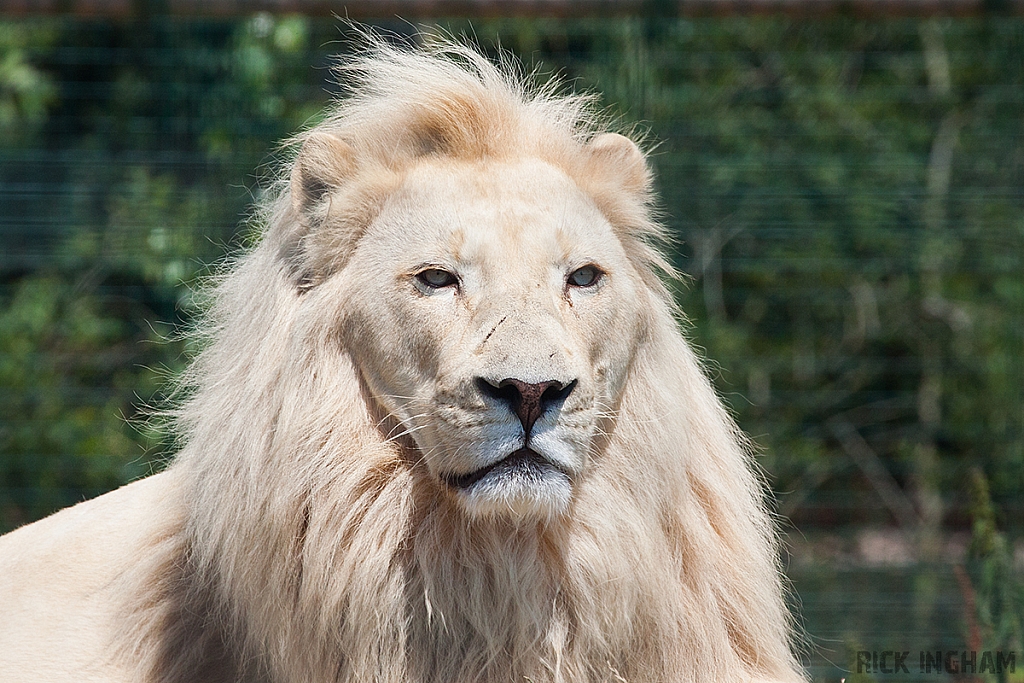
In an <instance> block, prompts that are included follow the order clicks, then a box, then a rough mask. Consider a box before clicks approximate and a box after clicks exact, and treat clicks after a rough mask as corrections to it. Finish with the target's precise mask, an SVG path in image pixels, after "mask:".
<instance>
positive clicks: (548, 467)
mask: <svg viewBox="0 0 1024 683" xmlns="http://www.w3.org/2000/svg"><path fill="white" fill-rule="evenodd" d="M551 477H557V478H561V479H564V480H565V483H569V476H568V474H566V472H565V471H563V470H562V468H560V467H559V466H558V465H556V464H555V463H553V462H551V461H550V460H548V459H547V458H545V457H544V456H542V455H541V454H540V453H537V452H536V451H534V450H533V449H530V448H520V449H519V450H516V451H513V452H512V453H510V454H509V455H508V457H506V458H504V459H503V460H499V461H498V462H495V463H492V464H490V465H487V466H486V467H481V468H480V469H478V470H475V471H473V472H469V473H467V474H458V475H457V474H445V475H442V479H443V480H444V482H445V483H446V484H448V485H449V486H451V487H452V488H453V489H458V490H461V491H469V490H470V489H474V488H477V487H480V486H487V485H492V486H493V485H499V486H500V485H501V484H502V483H503V482H508V483H512V482H513V481H518V482H520V483H523V484H528V483H530V482H536V483H541V482H542V481H544V480H546V479H549V478H551Z"/></svg>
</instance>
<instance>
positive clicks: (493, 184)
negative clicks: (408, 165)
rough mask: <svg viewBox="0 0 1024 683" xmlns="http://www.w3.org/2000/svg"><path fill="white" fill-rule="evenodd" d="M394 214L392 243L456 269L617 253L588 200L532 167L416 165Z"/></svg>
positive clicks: (559, 176)
mask: <svg viewBox="0 0 1024 683" xmlns="http://www.w3.org/2000/svg"><path fill="white" fill-rule="evenodd" d="M392 206H393V209H394V210H395V211H396V212H397V213H399V214H405V216H406V219H405V220H398V221H396V222H395V223H396V225H395V226H394V228H395V229H396V230H397V231H398V232H399V233H400V234H398V235H395V236H394V237H395V238H397V239H402V240H411V242H409V244H411V245H416V246H420V247H421V248H428V249H433V250H440V251H444V252H446V253H445V254H444V256H447V257H448V258H450V259H452V260H454V261H465V262H471V263H477V264H481V265H484V264H487V263H489V262H491V263H495V264H500V265H501V266H502V267H515V266H520V267H527V266H529V265H537V266H540V265H542V264H551V263H552V261H556V262H558V261H567V260H570V259H571V258H573V257H574V256H577V257H578V256H580V254H583V253H586V254H587V255H589V256H590V257H601V256H604V257H611V256H612V254H615V253H617V252H618V251H619V249H617V248H616V247H618V240H617V239H616V238H615V236H614V232H613V230H612V229H611V226H610V225H609V224H608V223H607V221H606V220H605V219H604V217H603V216H602V215H601V213H600V211H599V210H598V209H597V207H596V206H595V205H594V203H593V202H592V201H591V200H590V198H589V197H587V196H586V195H585V194H584V193H583V192H582V191H581V190H580V189H579V187H578V186H577V185H576V184H575V183H574V182H573V180H572V179H571V178H570V177H569V176H568V175H567V174H565V173H564V172H563V171H561V170H560V169H558V168H556V167H554V166H552V165H550V164H548V163H546V162H543V161H541V160H537V159H522V160H516V161H479V162H448V163H444V162H426V163H422V164H420V165H418V166H417V167H415V168H413V169H412V170H411V171H410V172H409V173H408V175H407V176H406V178H405V180H404V182H403V183H402V186H401V188H400V189H399V190H398V191H397V192H396V193H395V197H394V198H393V204H392ZM410 228H411V229H410Z"/></svg>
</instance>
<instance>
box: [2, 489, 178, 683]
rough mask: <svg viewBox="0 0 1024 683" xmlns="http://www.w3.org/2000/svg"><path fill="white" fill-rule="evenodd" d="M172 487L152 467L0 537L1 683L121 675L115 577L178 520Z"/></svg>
mask: <svg viewBox="0 0 1024 683" xmlns="http://www.w3.org/2000/svg"><path fill="white" fill-rule="evenodd" d="M177 492H178V484H177V481H176V477H175V475H174V474H173V473H171V472H165V473H161V474H157V475H154V476H151V477H148V478H146V479H142V480H140V481H137V482H134V483H132V484H129V485H127V486H124V487H122V488H120V489H117V490H116V491H112V492H110V493H108V494H106V495H103V496H99V497H98V498H93V499H91V500H88V501H85V502H83V503H79V504H78V505H75V506H73V507H70V508H67V509H65V510H61V511H60V512H58V513H56V514H53V515H51V516H49V517H47V518H45V519H43V520H40V521H38V522H35V523H34V524H29V525H27V526H24V527H21V528H19V529H16V530H15V531H13V532H11V533H9V534H6V535H5V536H2V537H0V623H3V624H4V627H3V628H2V629H0V682H2V683H6V682H7V681H54V682H57V681H93V680H96V681H99V680H102V681H116V680H121V679H122V676H121V675H119V672H118V671H117V670H116V669H115V668H114V667H113V665H112V663H111V662H110V661H109V660H110V653H111V648H110V644H109V643H110V635H111V633H112V629H113V627H114V626H115V624H116V621H117V618H118V613H117V610H119V609H120V606H121V605H122V604H123V603H122V600H121V599H119V597H121V596H119V591H121V590H122V588H121V583H122V582H121V579H122V577H123V576H124V575H125V572H126V571H127V570H129V569H130V568H132V567H133V566H135V565H137V564H138V563H139V562H140V561H143V560H144V556H145V554H146V552H147V549H148V548H149V547H150V546H151V545H152V544H153V543H154V542H156V539H157V536H158V535H159V534H161V533H164V534H166V533H168V529H169V525H170V524H172V523H173V522H174V520H175V519H176V518H180V517H179V515H178V513H177V506H178V503H177ZM125 679H126V678H125Z"/></svg>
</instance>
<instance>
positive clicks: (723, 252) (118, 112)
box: [0, 14, 1024, 556]
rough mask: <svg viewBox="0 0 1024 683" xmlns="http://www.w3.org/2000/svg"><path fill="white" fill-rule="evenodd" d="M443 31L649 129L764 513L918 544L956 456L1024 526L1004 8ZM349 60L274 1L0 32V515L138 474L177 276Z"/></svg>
mask: <svg viewBox="0 0 1024 683" xmlns="http://www.w3.org/2000/svg"><path fill="white" fill-rule="evenodd" d="M443 26H444V27H445V28H446V29H447V30H450V31H453V32H455V33H459V32H467V33H472V35H474V36H475V39H476V40H477V41H478V42H479V43H480V44H481V45H482V46H483V47H484V49H485V50H488V51H492V52H493V51H495V50H497V49H498V48H497V46H498V45H500V46H501V47H503V48H507V49H511V50H512V51H514V52H515V53H517V54H518V55H520V56H521V57H522V59H523V60H524V62H525V65H526V68H527V69H529V68H532V67H534V66H539V67H540V76H538V77H539V78H542V77H544V74H546V73H549V72H551V71H554V72H557V73H559V74H561V75H562V76H563V77H565V78H566V79H567V80H568V81H569V82H570V83H571V84H572V86H573V87H582V88H590V89H596V90H598V91H600V92H601V93H603V94H604V97H605V101H606V102H607V103H608V104H609V105H610V107H611V109H612V110H613V111H614V112H617V113H618V114H619V115H620V116H621V117H622V118H623V119H624V120H625V121H626V122H627V123H629V122H635V123H637V124H638V125H640V126H641V127H642V128H645V129H649V130H650V140H651V141H652V143H655V144H654V146H653V157H652V158H653V161H654V164H655V166H656V167H657V174H658V179H659V180H658V182H659V185H660V191H661V194H662V196H663V198H664V205H663V210H664V214H665V220H666V222H667V223H668V224H669V225H670V226H671V228H672V230H673V232H674V234H675V235H677V236H678V238H679V240H678V242H677V244H676V245H675V253H674V257H675V260H676V262H677V264H678V266H679V267H680V269H681V270H682V271H684V272H685V273H687V274H688V275H689V276H690V280H689V284H687V285H685V286H680V287H679V288H678V292H677V294H678V297H679V298H680V300H681V302H682V304H683V308H684V310H685V311H686V312H687V315H688V317H689V319H690V323H689V326H688V334H689V335H690V336H691V337H692V338H693V339H694V341H695V342H696V343H697V344H698V345H699V346H700V347H701V348H703V349H705V351H706V354H707V356H708V357H709V358H710V359H713V363H714V365H713V369H714V372H713V374H714V377H715V380H716V382H717V384H718V386H719V388H720V390H721V391H722V393H723V395H724V396H725V397H726V400H727V401H728V402H729V403H730V405H731V406H732V408H733V410H734V411H735V413H736V414H737V416H738V419H739V420H740V422H741V424H742V426H743V427H744V428H745V429H746V430H747V431H748V432H750V433H751V434H752V435H753V436H754V438H755V440H756V441H757V443H758V444H759V445H760V447H761V449H762V451H763V458H762V460H763V463H764V464H765V467H766V469H767V471H768V472H769V473H770V476H771V478H772V481H773V484H774V485H775V487H776V489H777V490H778V492H779V494H780V500H781V503H780V505H781V511H782V512H783V513H784V514H785V515H787V516H788V517H790V518H792V519H793V520H794V521H795V522H796V523H797V524H798V526H807V525H822V526H830V525H831V526H834V525H851V524H880V525H888V524H897V525H901V526H903V527H905V528H908V529H914V530H918V531H920V532H921V533H920V534H919V537H920V544H921V545H920V548H921V552H922V553H923V554H924V555H925V556H932V555H934V552H935V548H936V545H935V535H936V534H937V533H939V532H940V531H941V529H942V528H943V527H944V526H945V527H950V526H951V527H957V528H966V527H967V525H968V524H969V516H968V512H969V510H968V507H969V506H968V492H967V488H966V487H965V485H964V481H965V480H966V478H967V472H968V470H969V468H970V467H979V468H981V470H982V471H984V473H985V475H986V476H987V479H988V481H989V482H990V483H991V494H992V499H993V500H994V501H995V504H996V507H997V508H998V509H999V510H1001V511H1002V512H1001V514H1003V515H1004V516H1005V519H1004V520H1003V522H1004V524H1006V525H1012V524H1014V523H1019V522H1021V521H1024V506H1022V505H1021V504H1020V502H1019V501H1020V495H1021V494H1022V493H1024V408H1022V406H1024V402H1022V400H1021V398H1022V397H1021V391H1022V389H1021V387H1022V386H1024V366H1022V360H1021V358H1022V352H1024V323H1022V322H1021V319H1022V318H1021V313H1022V312H1024V278H1022V277H1021V272H1022V267H1024V263H1022V259H1024V211H1022V209H1024V194H1022V190H1021V188H1022V187H1024V135H1022V133H1024V130H1022V126H1024V123H1022V118H1021V116H1020V112H1021V111H1022V104H1024V22H1022V21H1021V20H1020V19H1015V18H982V19H959V20H935V19H933V20H926V21H906V20H901V21H873V22H866V21H854V20H850V19H832V20H822V21H814V22H806V21H801V22H796V21H791V20H785V19H779V18H774V19H773V18H757V19H715V20H684V19H675V18H665V17H659V18H648V19H643V18H638V19H633V20H628V21H621V20H616V21H606V20H596V19H595V20H574V21H569V22H565V21H554V20H522V19H518V20H489V21H478V22H474V23H473V24H472V25H470V24H469V23H468V22H466V21H463V20H453V21H449V22H444V23H443ZM391 28H394V29H395V30H397V31H401V32H405V33H408V32H409V31H410V30H411V29H410V28H409V27H408V26H407V25H405V24H401V23H398V22H395V24H394V25H393V26H392V27H391ZM351 46H352V42H351V41H350V35H349V29H347V28H345V27H343V26H339V25H338V24H337V23H336V22H333V21H319V20H317V21H314V20H310V19H306V18H302V17H296V16H272V15H269V14H259V15H255V16H252V17H248V18H245V19H239V20H235V21H228V20H224V21H213V20H203V21H199V20H195V21H191V20H183V19H171V18H167V17H161V16H148V17H141V18H139V19H136V20H131V21H122V22H108V21H96V20H75V19H70V18H61V19H39V20H31V21H28V20H26V21H18V22H14V21H5V22H3V23H2V24H0V133H2V135H0V159H2V164H0V196H2V197H3V201H4V204H5V210H4V212H3V215H2V218H0V219H2V223H0V225H2V230H3V232H2V239H3V243H4V245H5V246H4V253H3V256H2V258H0V320H2V321H3V324H2V325H0V349H2V354H3V355H2V360H0V373H2V374H0V385H2V387H3V392H2V395H0V402H2V405H3V414H2V416H0V420H2V421H0V528H10V527H12V526H15V525H17V524H20V523H22V522H25V521H28V520H31V519H34V518H37V517H39V516H40V515H42V514H45V513H46V512H48V511H50V510H52V509H54V508H55V507H58V506H60V505H64V504H67V503H69V502H72V501H74V500H75V499H78V498H80V497H81V496H83V495H91V494H92V493H96V492H98V491H101V490H104V489H107V488H110V487H112V486H115V485H117V484H118V483H120V482H123V481H125V480H127V479H130V478H132V477H135V476H138V475H139V474H141V473H143V472H145V471H148V469H149V468H150V467H151V466H152V463H153V462H155V461H156V460H158V459H159V457H160V455H159V454H160V452H161V448H162V446H163V444H162V441H161V437H160V436H159V435H158V434H156V433H155V432H152V431H151V430H149V429H148V428H147V427H146V426H145V423H144V422H143V421H140V420H138V419H137V418H138V416H139V406H140V405H144V404H146V403H147V402H159V387H160V386H161V385H162V384H163V383H164V381H165V379H166V376H167V375H173V374H174V373H175V372H177V371H178V370H180V368H181V367H182V365H183V363H184V362H185V358H186V357H187V349H186V343H185V342H183V341H181V340H179V339H178V337H177V336H176V335H174V334H172V333H173V331H174V330H177V329H181V328H182V326H185V325H187V322H188V320H189V318H190V316H191V315H192V314H193V313H194V309H193V303H192V294H191V289H190V285H193V284H194V283H195V282H196V278H197V277H199V276H201V275H202V274H203V273H204V272H206V269H207V267H208V266H209V264H212V263H215V262H216V261H217V260H218V259H219V258H221V257H222V256H223V255H224V254H225V253H226V252H228V251H230V250H231V249H233V248H237V247H238V246H239V245H240V244H243V243H244V240H245V238H246V234H245V230H246V228H245V227H244V226H245V225H246V221H245V217H246V215H247V211H248V207H249V206H250V205H251V203H252V201H253V199H254V198H255V197H258V195H259V193H260V182H259V178H260V174H261V173H264V174H265V173H266V170H267V169H268V168H272V167H273V164H274V154H275V151H274V150H275V149H277V148H276V147H275V145H276V144H277V143H278V142H279V141H280V140H282V139H284V138H286V137H287V136H288V135H289V134H291V133H293V132H294V131H296V130H298V129H300V128H301V127H303V126H304V125H308V124H310V123H312V122H315V120H316V117H317V116H318V115H319V112H321V111H322V108H323V106H324V105H325V103H326V102H327V101H328V100H329V99H330V97H331V93H334V92H337V91H338V89H339V88H338V86H337V85H336V84H335V83H334V81H333V75H332V72H331V70H330V68H329V67H330V65H331V63H332V55H333V54H335V53H339V52H344V51H346V50H348V49H351ZM260 169H262V170H260ZM254 173H255V174H256V175H253V174H254ZM929 539H930V540H929ZM929 553H931V555H930V554H929Z"/></svg>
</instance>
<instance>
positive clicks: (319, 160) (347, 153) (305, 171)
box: [291, 132, 355, 213]
mask: <svg viewBox="0 0 1024 683" xmlns="http://www.w3.org/2000/svg"><path fill="white" fill-rule="evenodd" d="M354 171H355V150H353V149H352V147H351V146H350V145H349V144H348V143H347V142H345V141H344V140H342V139H341V138H338V137H336V136H334V135H331V134H330V133H324V132H316V133H313V134H311V135H310V136H309V137H308V138H306V141H305V142H304V143H303V144H302V149H301V150H300V151H299V156H298V157H297V158H296V159H295V165H294V166H293V167H292V178H291V194H292V207H294V208H295V210H296V211H299V212H303V213H304V212H306V211H307V210H309V209H310V208H311V207H312V206H313V205H314V204H316V203H317V202H319V201H320V200H321V199H323V198H324V196H326V195H327V194H328V193H329V192H330V191H331V190H333V189H335V188H337V187H340V186H341V185H343V184H344V183H345V181H346V179H348V178H350V177H351V176H352V174H353V172H354Z"/></svg>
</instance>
